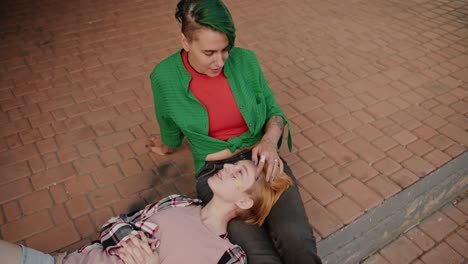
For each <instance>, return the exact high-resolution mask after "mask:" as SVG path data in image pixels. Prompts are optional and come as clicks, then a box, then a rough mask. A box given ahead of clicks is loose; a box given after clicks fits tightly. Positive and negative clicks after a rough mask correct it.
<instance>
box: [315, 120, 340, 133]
mask: <svg viewBox="0 0 468 264" xmlns="http://www.w3.org/2000/svg"><path fill="white" fill-rule="evenodd" d="M320 127H321V128H323V129H325V130H326V131H327V132H328V133H329V134H330V135H331V136H332V137H337V136H339V135H341V134H343V133H344V132H345V131H346V130H344V129H343V128H342V127H341V126H339V125H338V124H337V122H335V121H332V120H329V121H326V122H324V123H322V124H320Z"/></svg>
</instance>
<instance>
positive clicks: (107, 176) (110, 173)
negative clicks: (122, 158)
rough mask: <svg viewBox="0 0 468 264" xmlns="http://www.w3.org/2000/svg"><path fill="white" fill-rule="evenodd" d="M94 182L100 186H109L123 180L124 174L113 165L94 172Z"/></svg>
mask: <svg viewBox="0 0 468 264" xmlns="http://www.w3.org/2000/svg"><path fill="white" fill-rule="evenodd" d="M93 178H94V181H95V182H96V183H97V184H98V185H100V186H104V185H109V184H113V183H115V182H118V181H119V180H121V179H122V178H123V175H122V172H121V171H120V170H119V168H118V167H117V166H116V165H112V166H109V167H106V168H103V169H100V170H98V171H96V172H94V175H93Z"/></svg>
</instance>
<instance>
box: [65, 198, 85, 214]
mask: <svg viewBox="0 0 468 264" xmlns="http://www.w3.org/2000/svg"><path fill="white" fill-rule="evenodd" d="M65 207H66V208H67V211H68V214H69V215H70V217H71V218H72V219H75V218H78V217H80V216H82V215H85V214H88V213H90V212H91V206H90V204H89V201H88V199H87V198H86V196H85V195H80V196H76V197H73V198H71V199H69V200H68V201H67V202H66V203H65Z"/></svg>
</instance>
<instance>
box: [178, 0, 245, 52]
mask: <svg viewBox="0 0 468 264" xmlns="http://www.w3.org/2000/svg"><path fill="white" fill-rule="evenodd" d="M175 17H176V19H177V20H178V21H179V22H180V23H181V24H182V33H184V35H185V37H187V38H188V40H189V41H191V40H192V38H193V33H194V32H195V31H196V30H198V29H202V28H204V27H205V28H210V29H213V30H216V31H218V32H221V33H224V34H226V37H227V39H228V41H229V45H228V49H231V48H232V47H234V42H235V40H236V29H235V27H234V22H233V21H232V17H231V13H230V12H229V10H228V8H227V7H226V5H224V2H223V1H222V0H181V1H179V3H178V4H177V8H176V13H175Z"/></svg>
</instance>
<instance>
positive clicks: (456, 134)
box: [439, 124, 468, 146]
mask: <svg viewBox="0 0 468 264" xmlns="http://www.w3.org/2000/svg"><path fill="white" fill-rule="evenodd" d="M439 131H440V132H441V133H442V134H444V135H446V136H447V137H449V138H451V139H453V140H454V141H456V142H458V143H460V144H462V145H464V146H468V133H467V132H465V131H464V130H463V129H461V128H459V127H457V126H455V125H452V124H447V125H445V126H443V127H442V128H441V129H439Z"/></svg>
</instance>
